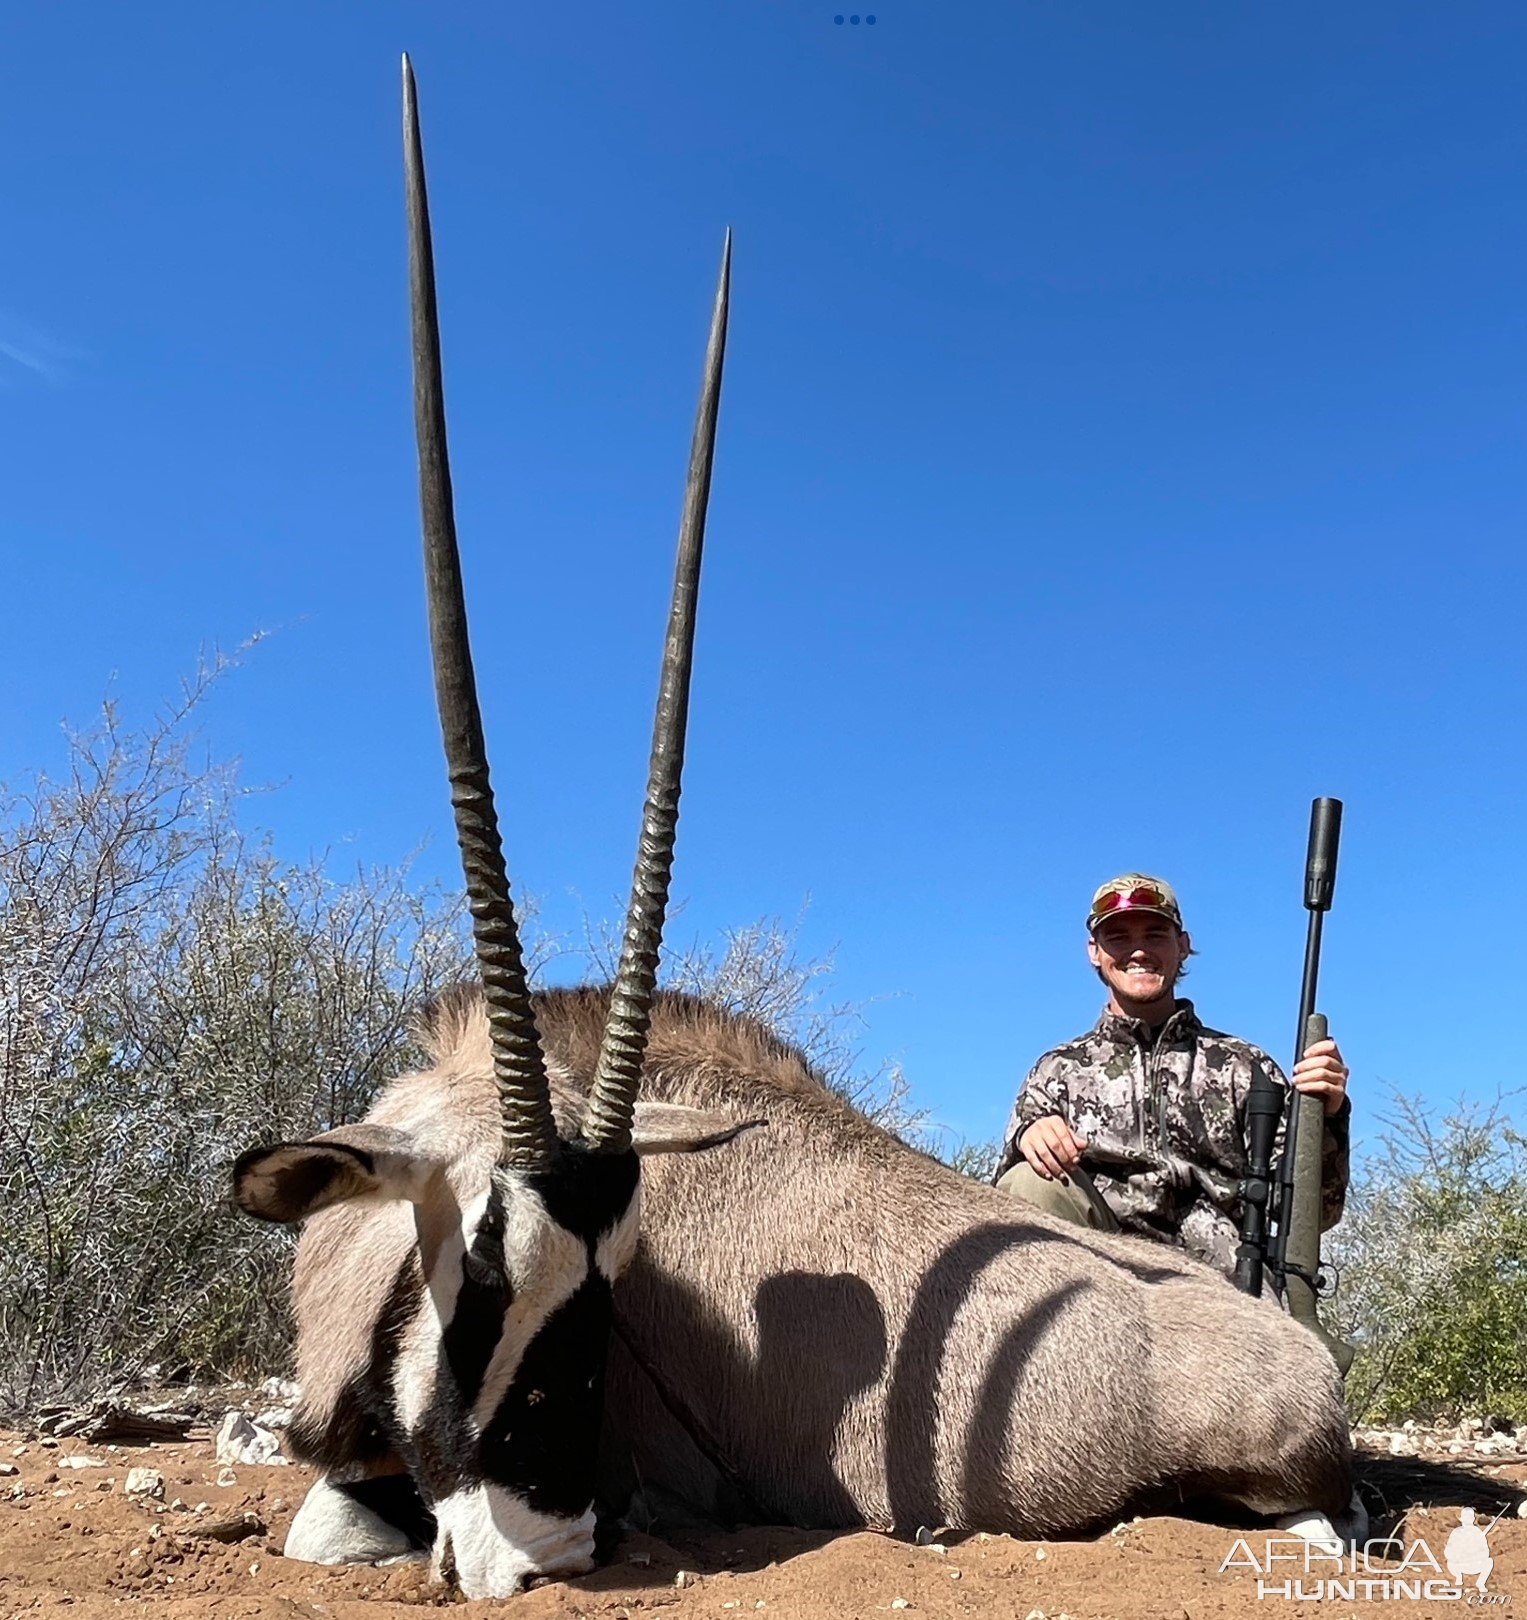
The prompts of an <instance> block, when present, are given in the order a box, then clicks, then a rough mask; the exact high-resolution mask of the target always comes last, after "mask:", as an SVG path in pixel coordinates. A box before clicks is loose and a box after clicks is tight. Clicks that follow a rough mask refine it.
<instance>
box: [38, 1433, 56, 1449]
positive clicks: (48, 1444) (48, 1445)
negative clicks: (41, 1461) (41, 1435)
mask: <svg viewBox="0 0 1527 1620" xmlns="http://www.w3.org/2000/svg"><path fill="white" fill-rule="evenodd" d="M37 1444H38V1445H39V1446H41V1447H42V1449H43V1450H44V1451H57V1450H58V1441H56V1440H55V1439H53V1438H52V1437H51V1436H48V1437H46V1438H45V1439H42V1440H39V1441H38V1442H37Z"/></svg>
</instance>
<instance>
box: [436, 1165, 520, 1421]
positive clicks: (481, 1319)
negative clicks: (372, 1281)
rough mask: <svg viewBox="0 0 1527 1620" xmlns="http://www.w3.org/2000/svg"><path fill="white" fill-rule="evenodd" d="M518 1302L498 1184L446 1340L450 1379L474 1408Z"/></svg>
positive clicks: (464, 1270)
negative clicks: (507, 1264)
mask: <svg viewBox="0 0 1527 1620" xmlns="http://www.w3.org/2000/svg"><path fill="white" fill-rule="evenodd" d="M513 1301H514V1287H513V1285H512V1284H511V1283H510V1281H509V1273H508V1270H507V1269H506V1267H505V1264H504V1197H503V1193H502V1192H501V1191H500V1189H499V1186H498V1184H497V1182H495V1183H494V1185H493V1188H492V1191H491V1192H489V1194H488V1206H487V1208H486V1209H485V1210H484V1211H483V1217H482V1220H481V1221H479V1222H478V1224H477V1231H476V1232H475V1233H474V1234H473V1237H472V1246H471V1248H469V1249H468V1250H467V1252H466V1253H465V1254H464V1255H463V1256H462V1261H461V1291H460V1293H459V1294H457V1296H456V1309H455V1311H454V1312H453V1313H452V1316H451V1320H450V1322H449V1323H448V1324H447V1326H446V1329H445V1333H444V1335H443V1337H442V1339H441V1348H442V1350H443V1351H444V1354H445V1364H446V1366H447V1368H449V1370H450V1375H451V1381H452V1383H454V1384H455V1386H456V1393H457V1394H458V1395H459V1396H460V1397H461V1401H462V1404H463V1405H464V1406H466V1407H467V1408H469V1409H470V1407H471V1406H472V1404H473V1402H474V1401H476V1399H477V1397H478V1395H479V1394H480V1393H481V1391H482V1384H483V1379H484V1378H485V1377H486V1376H487V1372H488V1363H489V1362H490V1361H491V1360H492V1359H493V1352H494V1350H495V1349H496V1348H497V1346H498V1341H499V1336H500V1334H501V1333H502V1332H503V1327H504V1316H505V1314H506V1313H507V1312H508V1309H509V1306H510V1305H511V1304H512V1303H513Z"/></svg>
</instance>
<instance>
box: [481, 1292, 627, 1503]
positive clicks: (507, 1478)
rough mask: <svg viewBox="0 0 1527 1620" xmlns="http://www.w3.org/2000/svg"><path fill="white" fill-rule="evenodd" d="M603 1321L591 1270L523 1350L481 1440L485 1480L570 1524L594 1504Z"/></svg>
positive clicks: (602, 1299)
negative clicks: (591, 1503) (518, 1363)
mask: <svg viewBox="0 0 1527 1620" xmlns="http://www.w3.org/2000/svg"><path fill="white" fill-rule="evenodd" d="M610 1319H611V1305H610V1285H609V1283H608V1282H607V1281H606V1280H605V1278H604V1277H603V1276H602V1275H601V1274H600V1273H599V1272H598V1271H595V1270H593V1268H592V1267H591V1268H590V1272H589V1276H588V1277H587V1279H586V1280H585V1281H584V1283H583V1284H582V1286H581V1287H580V1288H579V1289H578V1291H577V1292H576V1293H575V1294H574V1295H573V1296H572V1298H571V1299H569V1300H568V1301H567V1303H566V1304H564V1305H563V1306H562V1307H561V1308H560V1309H558V1310H556V1311H553V1312H552V1314H551V1315H550V1316H549V1317H548V1318H547V1319H546V1321H545V1323H544V1324H543V1325H542V1327H541V1331H540V1332H539V1333H537V1334H536V1336H535V1338H533V1339H532V1340H531V1341H530V1343H529V1345H528V1346H527V1347H526V1350H525V1354H524V1357H523V1358H522V1359H521V1361H520V1365H519V1368H518V1370H517V1371H516V1372H515V1375H514V1382H513V1383H512V1384H510V1386H509V1388H508V1389H507V1390H506V1391H505V1392H504V1398H503V1400H501V1401H500V1402H499V1404H498V1410H497V1411H496V1412H495V1413H494V1414H493V1419H492V1421H491V1422H490V1423H489V1425H488V1427H487V1429H486V1430H485V1431H484V1432H483V1437H482V1460H483V1471H484V1473H485V1474H486V1475H487V1477H488V1478H489V1479H491V1480H492V1481H493V1482H494V1483H495V1484H498V1485H502V1486H505V1487H506V1488H507V1489H509V1490H512V1491H514V1492H515V1493H516V1495H518V1496H521V1497H523V1498H524V1500H525V1501H526V1502H527V1503H528V1504H529V1505H530V1506H531V1507H532V1508H533V1509H534V1510H535V1511H536V1512H537V1513H554V1514H558V1515H561V1516H563V1517H566V1518H576V1517H577V1516H578V1515H579V1514H580V1513H582V1512H583V1511H584V1510H585V1509H586V1508H587V1507H588V1505H589V1503H590V1502H592V1501H593V1499H594V1463H595V1454H596V1452H597V1451H598V1448H599V1429H600V1424H601V1423H602V1421H603V1418H604V1369H605V1359H606V1354H607V1352H608V1349H609V1342H610Z"/></svg>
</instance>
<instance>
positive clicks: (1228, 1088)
mask: <svg viewBox="0 0 1527 1620" xmlns="http://www.w3.org/2000/svg"><path fill="white" fill-rule="evenodd" d="M1087 932H1088V936H1089V937H1088V940H1087V955H1088V958H1089V959H1090V960H1091V962H1092V966H1093V968H1094V969H1095V970H1096V972H1097V975H1098V977H1099V978H1100V979H1101V980H1102V981H1103V983H1104V984H1105V985H1106V986H1107V989H1108V1005H1107V1006H1106V1007H1104V1009H1103V1013H1102V1016H1101V1017H1100V1018H1099V1019H1098V1021H1097V1023H1096V1024H1095V1025H1094V1026H1093V1027H1092V1029H1090V1030H1089V1031H1088V1032H1087V1033H1086V1034H1085V1035H1081V1036H1079V1037H1078V1038H1077V1039H1076V1040H1074V1041H1068V1042H1067V1043H1066V1044H1065V1045H1064V1046H1058V1047H1056V1048H1055V1049H1054V1050H1053V1051H1049V1052H1046V1053H1045V1054H1044V1056H1043V1057H1041V1058H1040V1060H1039V1061H1038V1062H1037V1063H1036V1064H1035V1065H1034V1067H1033V1069H1032V1070H1031V1071H1030V1073H1029V1077H1028V1079H1027V1080H1025V1081H1024V1083H1023V1088H1022V1090H1021V1091H1020V1092H1019V1093H1018V1099H1017V1101H1016V1102H1015V1103H1014V1105H1013V1113H1012V1118H1011V1119H1010V1120H1009V1122H1008V1127H1007V1134H1006V1136H1005V1137H1004V1139H1003V1143H1002V1155H1001V1158H1000V1160H999V1161H998V1165H997V1172H996V1183H997V1185H998V1186H999V1187H1000V1188H1001V1189H1002V1190H1003V1191H1004V1192H1009V1193H1011V1194H1013V1196H1014V1197H1017V1198H1022V1199H1026V1200H1027V1201H1028V1202H1030V1203H1033V1204H1036V1205H1038V1206H1039V1207H1040V1208H1042V1209H1045V1210H1047V1211H1048V1212H1049V1213H1051V1214H1053V1215H1059V1216H1061V1217H1063V1218H1064V1219H1067V1220H1072V1221H1077V1222H1079V1223H1081V1224H1083V1225H1086V1226H1092V1227H1096V1228H1098V1229H1099V1230H1103V1231H1119V1230H1123V1231H1126V1232H1132V1233H1135V1234H1137V1235H1138V1236H1141V1237H1148V1238H1155V1239H1157V1240H1158V1241H1160V1242H1164V1243H1172V1244H1177V1245H1180V1246H1181V1247H1183V1248H1185V1249H1187V1250H1188V1251H1189V1252H1190V1253H1192V1254H1196V1255H1197V1256H1199V1258H1200V1259H1203V1260H1207V1261H1208V1262H1209V1263H1210V1264H1211V1265H1214V1266H1217V1267H1219V1269H1220V1270H1221V1271H1224V1272H1226V1273H1229V1272H1231V1271H1233V1270H1234V1269H1235V1248H1236V1244H1237V1243H1238V1242H1239V1241H1240V1223H1241V1199H1240V1196H1239V1192H1238V1188H1239V1186H1240V1182H1241V1180H1242V1178H1243V1177H1244V1176H1245V1174H1246V1164H1247V1155H1246V1099H1247V1097H1248V1095H1249V1093H1250V1091H1251V1081H1252V1076H1253V1075H1254V1074H1255V1072H1256V1071H1257V1070H1258V1069H1261V1070H1262V1071H1264V1072H1265V1073H1267V1074H1268V1075H1270V1076H1271V1077H1272V1079H1273V1081H1274V1082H1275V1083H1276V1084H1277V1085H1279V1086H1282V1087H1284V1088H1287V1086H1288V1081H1287V1080H1286V1079H1284V1077H1283V1074H1282V1072H1281V1071H1280V1070H1279V1068H1278V1066H1277V1064H1276V1063H1274V1062H1273V1060H1272V1059H1271V1058H1270V1057H1268V1055H1267V1054H1266V1053H1265V1052H1263V1051H1261V1050H1260V1049H1259V1048H1258V1047H1255V1046H1252V1045H1251V1044H1250V1043H1249V1042H1247V1041H1243V1040H1238V1039H1237V1038H1236V1037H1235V1036H1234V1035H1226V1034H1223V1033H1222V1032H1221V1031H1219V1030H1216V1029H1209V1028H1208V1027H1207V1026H1206V1025H1204V1024H1202V1023H1200V1022H1199V1019H1198V1015H1197V1014H1196V1013H1195V1012H1194V1010H1193V1003H1192V1002H1191V1001H1184V1000H1181V999H1179V997H1178V996H1177V993H1176V989H1177V984H1178V981H1179V980H1180V979H1181V977H1182V973H1183V969H1184V967H1185V965H1186V963H1187V959H1188V957H1189V956H1190V955H1191V954H1192V950H1193V942H1192V940H1191V939H1190V938H1189V937H1188V933H1187V930H1186V929H1184V927H1183V926H1182V913H1181V911H1180V910H1179V908H1178V905H1177V896H1176V895H1175V894H1174V893H1173V892H1172V889H1171V886H1170V885H1169V884H1166V883H1163V882H1162V881H1161V879H1160V878H1154V877H1148V876H1147V875H1146V874H1145V873H1143V872H1126V873H1124V875H1123V876H1122V877H1116V878H1113V879H1112V880H1111V881H1110V882H1107V883H1105V884H1104V885H1103V886H1102V888H1100V889H1099V890H1098V891H1097V893H1096V894H1095V895H1093V897H1092V907H1091V909H1090V910H1089V912H1088V914H1087ZM1293 1080H1294V1085H1295V1086H1296V1087H1297V1088H1298V1090H1300V1091H1302V1092H1308V1093H1310V1094H1312V1095H1314V1096H1318V1097H1320V1098H1321V1099H1322V1101H1323V1103H1324V1105H1325V1112H1326V1129H1325V1142H1324V1157H1323V1176H1322V1187H1323V1192H1324V1208H1323V1213H1322V1221H1321V1224H1322V1227H1325V1228H1328V1227H1331V1226H1334V1225H1335V1224H1336V1222H1337V1221H1338V1220H1340V1218H1341V1212H1342V1205H1343V1203H1344V1201H1345V1198H1346V1193H1347V1142H1348V1124H1349V1120H1350V1117H1351V1112H1352V1104H1351V1101H1350V1099H1349V1098H1348V1096H1347V1066H1346V1064H1345V1063H1343V1062H1342V1057H1341V1052H1340V1051H1339V1050H1338V1049H1337V1046H1336V1043H1335V1041H1318V1042H1316V1043H1315V1044H1314V1045H1313V1046H1311V1047H1309V1048H1308V1049H1307V1050H1306V1051H1305V1052H1304V1054H1303V1056H1302V1057H1301V1058H1300V1060H1299V1062H1298V1063H1297V1064H1295V1066H1294V1075H1293ZM1285 1114H1286V1110H1285ZM1282 1140H1283V1133H1282V1128H1281V1127H1280V1128H1279V1133H1278V1147H1279V1148H1280V1149H1281V1146H1282Z"/></svg>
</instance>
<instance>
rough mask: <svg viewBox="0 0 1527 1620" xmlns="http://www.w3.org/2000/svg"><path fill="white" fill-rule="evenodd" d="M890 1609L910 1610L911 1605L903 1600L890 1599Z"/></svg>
mask: <svg viewBox="0 0 1527 1620" xmlns="http://www.w3.org/2000/svg"><path fill="white" fill-rule="evenodd" d="M891 1607H892V1608H893V1609H910V1608H911V1607H912V1605H911V1604H910V1603H908V1602H907V1600H906V1599H905V1598H892V1599H891Z"/></svg>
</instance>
